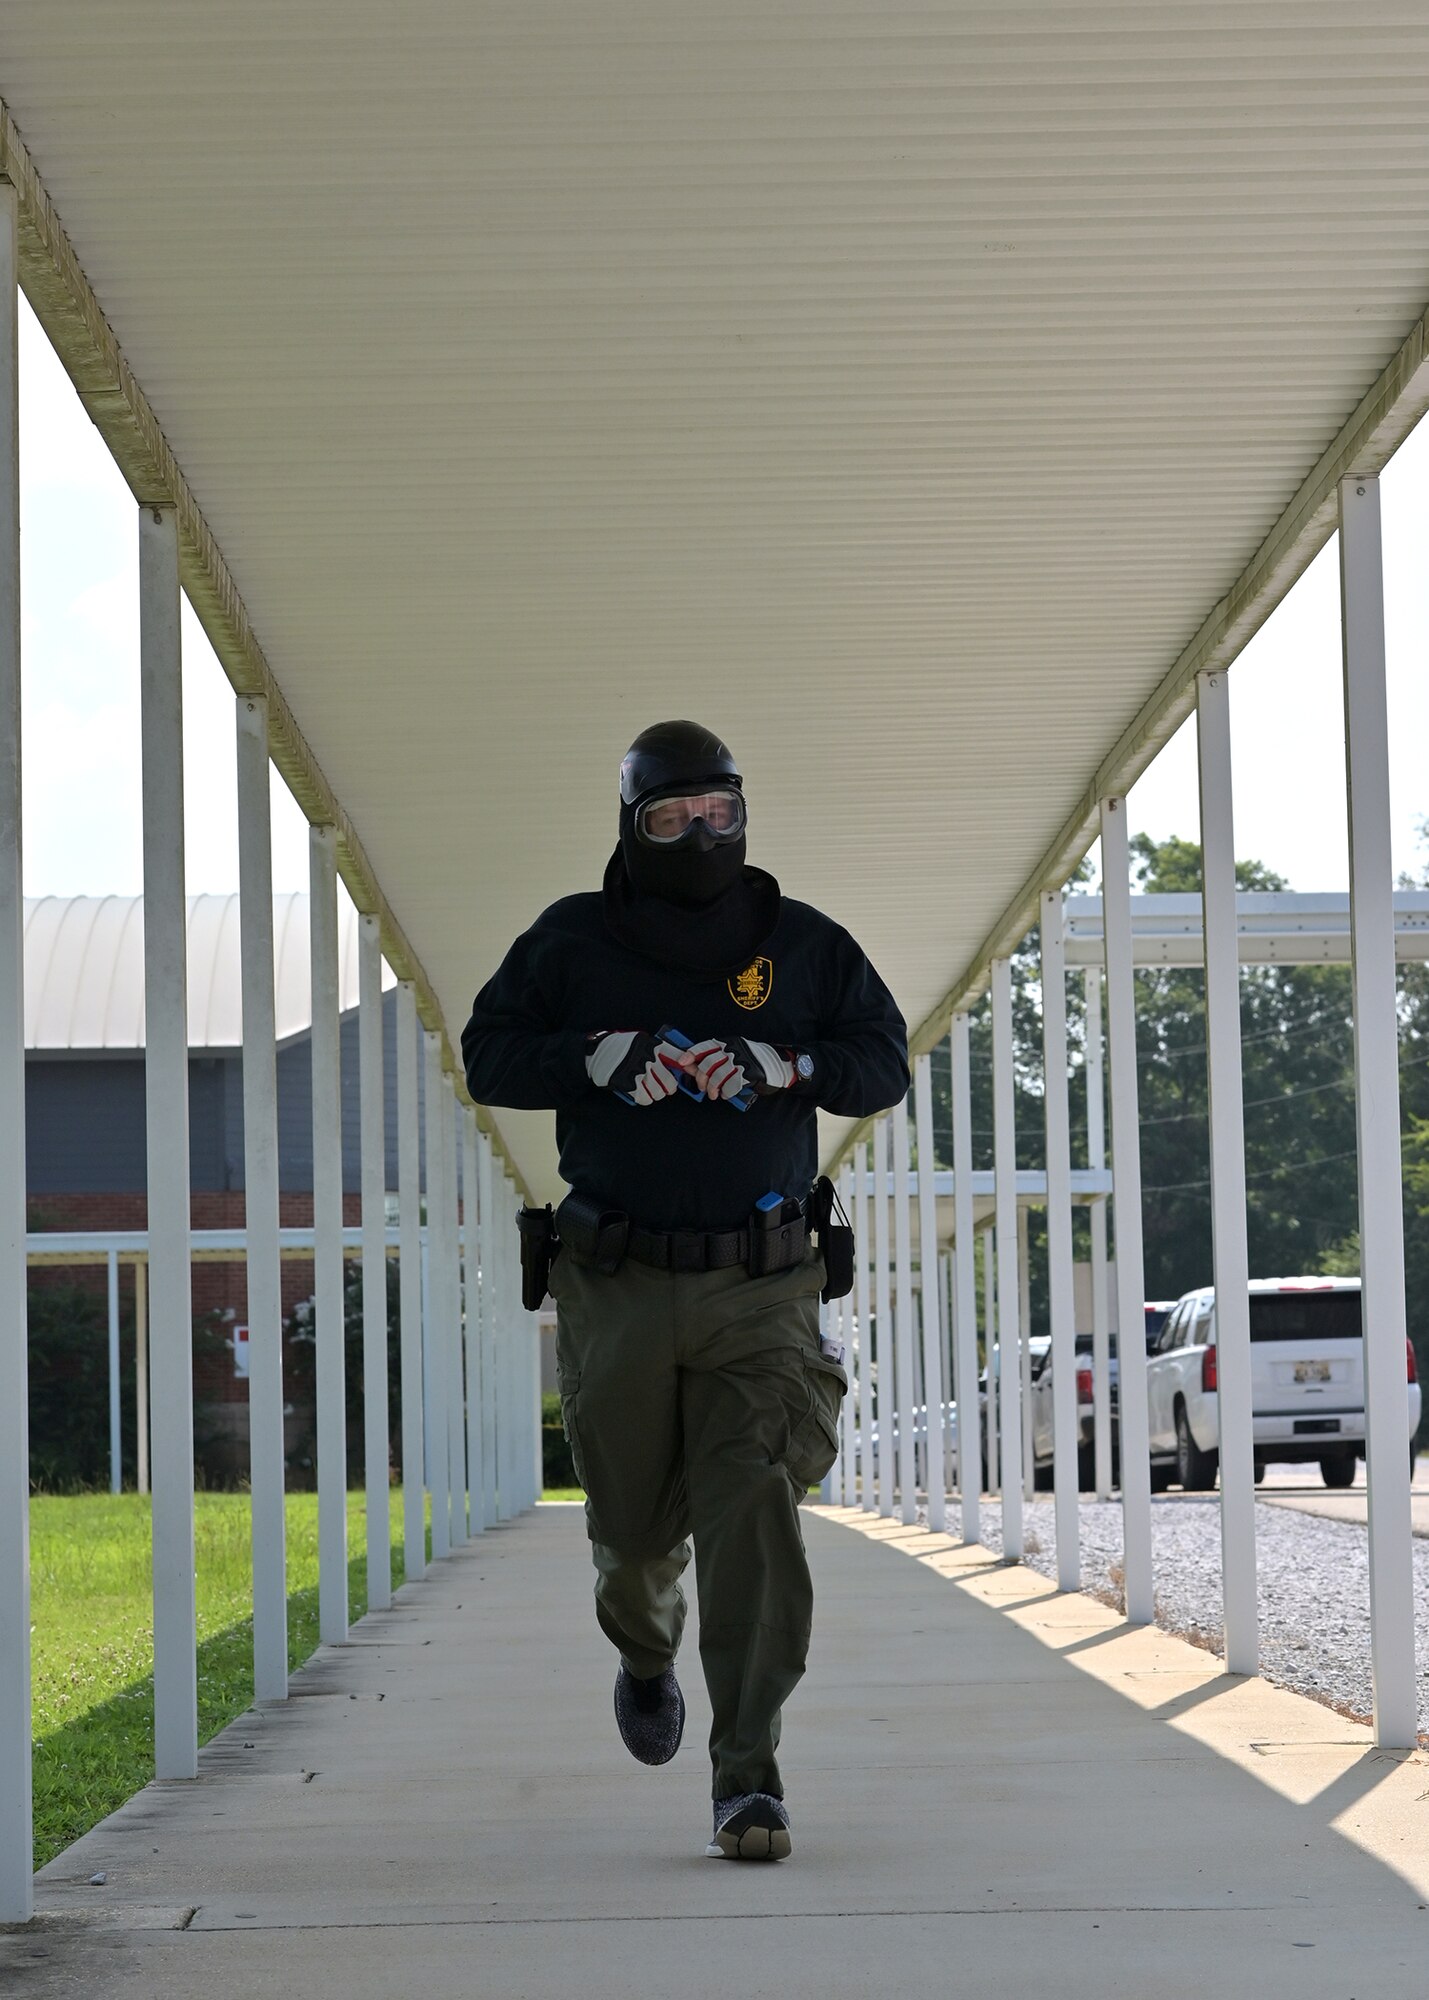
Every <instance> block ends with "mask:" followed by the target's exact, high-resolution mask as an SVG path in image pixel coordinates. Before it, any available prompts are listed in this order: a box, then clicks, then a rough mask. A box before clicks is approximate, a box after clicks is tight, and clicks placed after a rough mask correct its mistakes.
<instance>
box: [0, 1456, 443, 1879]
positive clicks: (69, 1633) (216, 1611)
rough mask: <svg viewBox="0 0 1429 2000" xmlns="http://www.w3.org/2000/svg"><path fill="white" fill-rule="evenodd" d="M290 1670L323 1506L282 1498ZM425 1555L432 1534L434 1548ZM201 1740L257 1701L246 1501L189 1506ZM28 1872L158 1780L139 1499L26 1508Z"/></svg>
mask: <svg viewBox="0 0 1429 2000" xmlns="http://www.w3.org/2000/svg"><path fill="white" fill-rule="evenodd" d="M391 1508H392V1542H393V1555H392V1581H393V1584H394V1585H396V1584H398V1583H400V1582H401V1581H402V1577H403V1567H402V1556H401V1542H402V1495H401V1492H400V1490H394V1491H393V1493H392V1496H391ZM287 1524H288V1664H289V1666H290V1667H297V1666H301V1664H302V1662H303V1661H304V1660H306V1659H307V1658H308V1656H309V1654H310V1653H311V1652H312V1651H313V1649H314V1647H315V1646H316V1645H317V1643H318V1590H317V1581H318V1503H317V1495H316V1494H315V1493H290V1494H289V1495H288V1501H287ZM347 1534H348V1550H349V1557H350V1560H349V1565H348V1595H349V1602H350V1605H351V1616H352V1617H353V1618H359V1617H361V1615H362V1613H363V1612H364V1611H365V1610H366V1608H367V1577H366V1557H367V1536H366V1530H365V1524H364V1514H363V1499H362V1495H361V1494H360V1493H352V1494H349V1495H348V1528H347ZM428 1545H429V1547H430V1535H429V1544H428ZM194 1549H195V1568H196V1574H197V1593H198V1734H199V1742H200V1743H206V1742H207V1741H208V1739H209V1738H210V1737H211V1736H213V1735H215V1734H216V1733H217V1731H218V1730H220V1729H222V1727H223V1726H224V1724H225V1723H226V1722H231V1721H232V1719H233V1717H234V1716H235V1715H239V1714H241V1713H242V1711H243V1710H244V1709H245V1708H247V1706H248V1705H249V1703H250V1702H251V1701H252V1699H253V1619H252V1598H253V1592H252V1560H251V1552H250V1545H249V1514H248V1496H247V1494H245V1493H200V1494H198V1495H197V1496H196V1497H195V1500H194ZM30 1574H31V1588H32V1599H31V1620H32V1624H31V1645H32V1648H33V1675H34V1732H35V1866H36V1867H37V1868H38V1867H40V1866H42V1864H43V1863H44V1862H46V1861H48V1860H49V1859H50V1858H51V1856H53V1855H55V1854H57V1853H59V1851H60V1849H61V1848H63V1847H67V1846H68V1845H69V1843H70V1842H71V1841H72V1840H77V1839H78V1838H79V1836H80V1834H82V1833H85V1832H87V1831H88V1829H89V1828H90V1827H92V1826H93V1825H94V1824H95V1822H96V1821H97V1820H100V1819H103V1817H104V1815H105V1814H106V1813H110V1812H113V1810H114V1808H115V1807H116V1806H117V1805H120V1804H122V1803H123V1801H124V1800H125V1799H127V1798H129V1797H130V1796H131V1794H132V1793H134V1792H136V1791H138V1790H139V1788H140V1786H141V1785H145V1784H147V1783H148V1781H149V1779H150V1778H152V1777H153V1775H154V1749H153V1742H154V1683H153V1665H154V1644H153V1601H152V1595H151V1584H150V1575H149V1501H148V1498H147V1496H141V1495H139V1494H135V1493H121V1494H108V1493H84V1494H77V1495H73V1496H60V1495H47V1494H42V1495H39V1496H37V1497H36V1498H34V1499H32V1500H31V1502H30Z"/></svg>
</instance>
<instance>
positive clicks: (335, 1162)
mask: <svg viewBox="0 0 1429 2000" xmlns="http://www.w3.org/2000/svg"><path fill="white" fill-rule="evenodd" d="M308 891H309V894H308V907H309V919H308V922H309V933H308V948H309V955H310V958H311V961H312V993H313V1007H312V1014H313V1025H312V1043H311V1056H312V1070H313V1315H314V1326H313V1340H314V1346H315V1350H316V1364H317V1443H318V1634H319V1637H320V1638H321V1639H322V1640H323V1643H324V1644H325V1645H329V1646H340V1645H342V1644H343V1643H344V1641H345V1640H346V1638H347V1626H348V1601H347V1347H346V1329H345V1326H344V1304H345V1302H344V1293H343V1268H342V1042H341V1026H340V1017H341V1010H342V990H341V980H340V973H339V963H338V927H337V829H336V827H332V826H314V827H310V828H309V829H308Z"/></svg>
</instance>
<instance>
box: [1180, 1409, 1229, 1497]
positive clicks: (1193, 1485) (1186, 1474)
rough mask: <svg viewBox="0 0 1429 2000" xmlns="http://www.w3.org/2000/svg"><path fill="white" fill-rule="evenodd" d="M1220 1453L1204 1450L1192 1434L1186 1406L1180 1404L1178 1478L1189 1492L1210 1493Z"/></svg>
mask: <svg viewBox="0 0 1429 2000" xmlns="http://www.w3.org/2000/svg"><path fill="white" fill-rule="evenodd" d="M1219 1462H1220V1453H1219V1452H1215V1451H1202V1450H1201V1448H1200V1446H1199V1445H1198V1444H1197V1443H1196V1440H1195V1439H1194V1438H1193V1437H1192V1435H1191V1426H1190V1424H1189V1422H1188V1421H1187V1418H1186V1406H1185V1404H1184V1403H1181V1404H1178V1405H1177V1409H1176V1479H1177V1482H1178V1484H1179V1485H1180V1486H1181V1488H1182V1489H1183V1491H1185V1492H1187V1493H1209V1492H1210V1490H1211V1488H1212V1487H1213V1486H1214V1485H1215V1483H1216V1467H1217V1465H1218V1464H1219Z"/></svg>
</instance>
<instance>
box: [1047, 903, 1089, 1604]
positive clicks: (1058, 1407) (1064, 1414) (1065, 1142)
mask: <svg viewBox="0 0 1429 2000" xmlns="http://www.w3.org/2000/svg"><path fill="white" fill-rule="evenodd" d="M1041 917H1042V924H1041V941H1042V1051H1043V1062H1044V1067H1045V1075H1044V1079H1043V1089H1044V1091H1045V1098H1044V1104H1045V1109H1046V1118H1047V1287H1048V1304H1049V1309H1050V1310H1049V1315H1048V1316H1049V1319H1050V1332H1051V1335H1052V1351H1051V1363H1052V1468H1053V1484H1054V1487H1055V1502H1056V1504H1055V1509H1054V1518H1055V1522H1056V1534H1057V1583H1058V1586H1059V1588H1060V1589H1062V1590H1076V1589H1078V1588H1079V1587H1080V1585H1081V1543H1080V1533H1081V1523H1080V1519H1079V1512H1078V1509H1079V1500H1078V1466H1077V1457H1078V1453H1077V1330H1076V1308H1075V1302H1074V1299H1073V1292H1072V1284H1073V1279H1072V1152H1071V1121H1070V1119H1069V1116H1068V1110H1067V967H1066V949H1065V946H1064V944H1063V939H1062V892H1061V890H1060V889H1048V890H1044V891H1043V893H1042V909H1041Z"/></svg>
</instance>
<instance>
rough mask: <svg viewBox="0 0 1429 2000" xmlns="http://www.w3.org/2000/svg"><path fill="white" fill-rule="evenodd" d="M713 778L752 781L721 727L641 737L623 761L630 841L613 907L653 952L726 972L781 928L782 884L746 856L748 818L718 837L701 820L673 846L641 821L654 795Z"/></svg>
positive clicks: (621, 855) (609, 913)
mask: <svg viewBox="0 0 1429 2000" xmlns="http://www.w3.org/2000/svg"><path fill="white" fill-rule="evenodd" d="M704 787H709V788H732V789H734V790H737V791H741V792H742V790H743V780H742V779H741V777H740V773H739V767H738V765H737V764H736V763H735V761H734V758H733V756H732V755H731V754H730V752H729V750H728V749H726V747H725V745H724V744H723V743H722V742H721V741H720V739H719V738H718V737H717V736H716V735H715V734H714V732H713V731H712V730H709V729H704V728H702V727H701V726H700V725H699V724H698V723H694V722H660V723H656V724H655V725H654V726H653V727H652V728H650V729H646V730H642V731H641V733H640V735H639V736H637V737H636V739H635V741H634V742H633V743H632V744H631V746H630V749H629V750H628V751H627V752H626V755H625V758H624V761H623V762H622V764H621V767H620V845H619V846H618V847H617V848H616V850H615V853H614V854H613V855H612V856H611V859H610V864H609V866H608V867H607V869H606V871H605V884H604V897H605V916H606V923H607V924H608V926H609V928H610V929H611V930H612V931H613V932H614V933H615V935H616V936H617V937H618V938H620V939H621V941H622V942H623V943H625V944H628V945H631V946H632V947H633V948H634V949H635V950H637V951H640V952H643V953H644V954H645V955H646V956H647V957H650V958H654V959H657V960H658V961H659V962H660V963H662V964H665V965H670V966H672V967H675V968H677V969H678V970H680V971H683V972H689V973H693V974H694V975H696V976H697V977H699V976H708V977H710V978H723V977H725V976H727V975H728V974H729V973H730V972H733V971H738V970H739V969H740V968H741V967H742V966H745V965H747V964H748V963H749V960H750V959H751V958H753V957H754V956H755V955H756V953H757V952H758V950H759V947H760V946H761V945H762V944H763V943H764V942H765V941H766V940H767V939H768V937H769V935H770V933H771V932H772V931H773V929H774V925H775V923H776V922H777V921H778V916H779V884H778V883H777V882H776V881H775V880H774V878H773V876H772V875H767V874H765V873H764V871H763V870H762V869H759V868H750V867H748V866H747V865H746V862H745V839H744V831H743V829H742V828H741V830H740V832H739V834H738V836H737V837H736V838H734V839H730V840H717V839H716V838H715V837H714V835H713V834H712V833H711V832H710V831H709V830H708V828H706V827H704V826H703V825H700V824H696V826H695V827H694V828H693V829H692V831H691V832H690V834H689V835H688V836H687V838H686V839H685V840H683V841H681V842H680V843H679V845H678V846H672V847H652V846H650V845H648V844H647V843H646V842H645V841H643V840H642V839H641V838H640V835H639V833H638V831H637V829H636V816H637V814H638V812H639V810H640V808H641V806H643V805H646V804H648V803H649V802H650V801H651V800H652V799H658V798H660V797H662V796H668V795H670V794H674V793H680V792H691V791H697V790H699V789H701V788H704Z"/></svg>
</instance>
